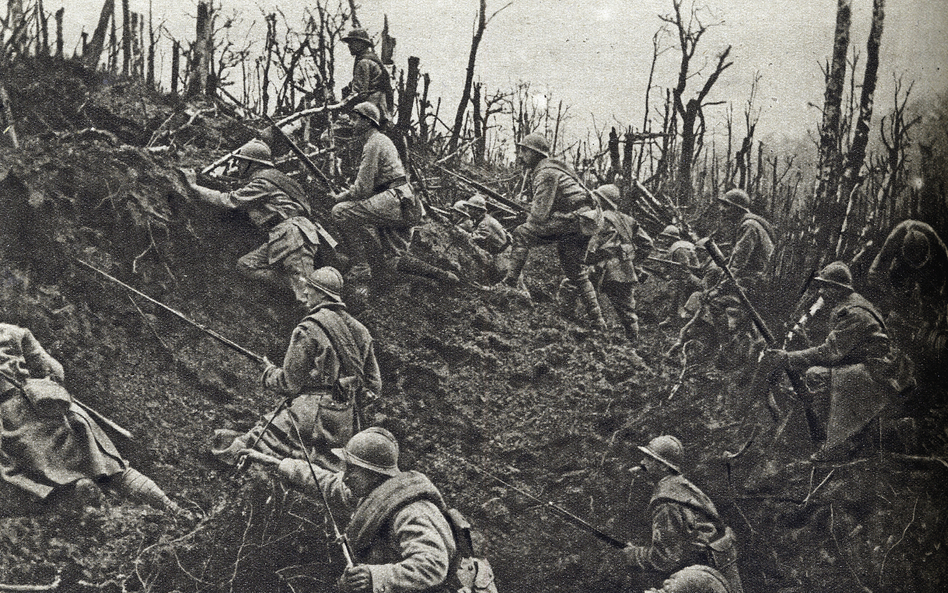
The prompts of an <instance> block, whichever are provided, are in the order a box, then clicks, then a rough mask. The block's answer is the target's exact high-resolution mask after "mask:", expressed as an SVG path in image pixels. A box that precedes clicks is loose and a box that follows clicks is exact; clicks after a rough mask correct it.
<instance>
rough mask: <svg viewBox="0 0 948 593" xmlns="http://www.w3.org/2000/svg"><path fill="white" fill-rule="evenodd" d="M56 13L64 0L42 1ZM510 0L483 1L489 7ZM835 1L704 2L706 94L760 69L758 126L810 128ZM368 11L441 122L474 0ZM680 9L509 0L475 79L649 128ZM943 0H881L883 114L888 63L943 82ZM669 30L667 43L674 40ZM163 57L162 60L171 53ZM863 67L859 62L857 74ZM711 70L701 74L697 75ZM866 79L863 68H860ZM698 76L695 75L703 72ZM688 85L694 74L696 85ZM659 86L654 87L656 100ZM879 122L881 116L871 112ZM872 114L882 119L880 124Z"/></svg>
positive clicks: (176, 30) (450, 105) (82, 2)
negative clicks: (649, 93)
mask: <svg viewBox="0 0 948 593" xmlns="http://www.w3.org/2000/svg"><path fill="white" fill-rule="evenodd" d="M151 2H152V7H153V11H154V15H155V20H156V21H159V20H162V19H164V20H165V22H166V26H167V27H168V28H169V29H170V30H171V31H172V32H173V34H174V35H175V36H176V37H178V38H181V39H193V35H194V34H193V27H194V24H193V15H194V14H195V13H196V9H195V6H196V2H194V0H189V1H187V2H180V1H178V0H151ZM45 4H46V9H47V10H48V11H54V10H55V9H56V8H58V6H60V5H61V2H60V3H59V4H57V2H56V0H46V2H45ZM101 4H102V3H101V0H79V1H75V2H69V3H68V5H67V8H66V20H67V23H66V33H65V34H66V39H67V51H69V49H71V47H72V46H71V43H75V40H76V39H78V31H79V30H80V29H81V28H83V27H84V28H85V30H86V31H90V32H91V31H92V30H93V29H94V28H95V22H96V20H97V17H98V12H99V10H100V8H101ZM278 4H279V6H280V7H281V8H282V10H283V12H284V14H286V15H287V17H288V18H291V19H292V18H293V17H294V15H295V14H298V15H301V14H302V13H303V7H304V6H306V5H307V3H305V2H302V1H300V0H282V1H281V2H279V3H278ZM505 4H507V0H488V12H489V13H491V12H493V11H495V10H498V9H500V8H501V7H503V6H504V5H505ZM836 4H837V3H836V1H835V0H782V1H780V2H771V1H764V0H704V2H703V3H702V2H699V5H703V6H706V7H707V8H706V10H704V11H702V13H701V14H702V16H703V20H705V21H707V22H709V23H711V22H717V23H721V24H720V26H715V27H712V28H711V29H709V31H708V32H707V33H706V34H705V36H704V37H703V38H702V40H701V43H700V44H699V50H698V56H696V59H695V64H701V63H703V62H705V61H708V62H709V63H713V60H714V57H715V55H716V54H717V53H718V52H720V51H721V50H722V49H723V48H724V47H726V46H727V45H728V44H730V45H732V46H733V48H732V50H731V55H730V59H731V60H732V61H733V62H734V65H733V66H732V67H731V68H730V69H729V70H727V71H726V72H725V73H724V75H723V76H722V78H721V80H720V81H719V82H718V84H717V86H715V88H714V90H713V91H712V93H711V96H710V97H709V100H712V101H725V102H732V103H733V104H734V106H735V111H736V112H737V113H738V114H740V113H741V111H742V110H743V105H744V103H745V102H746V99H747V96H748V93H749V89H750V85H751V81H752V80H753V77H754V73H755V72H759V73H760V75H761V81H760V89H759V93H758V101H757V106H758V107H760V108H762V115H761V119H760V123H759V125H758V137H763V136H767V135H777V136H799V135H802V134H804V133H805V132H806V131H807V130H811V129H814V128H815V127H816V125H817V124H818V121H819V112H818V110H817V109H815V108H813V107H808V103H814V104H816V105H820V106H821V105H822V100H823V80H822V74H821V70H820V64H821V63H823V62H824V61H825V60H826V59H827V57H828V56H829V55H830V53H831V52H832V43H833V30H834V27H835V18H836ZM220 5H221V6H222V12H223V14H225V15H230V14H232V13H233V12H234V11H238V12H240V13H241V15H242V20H244V22H245V23H248V24H249V23H250V22H251V21H254V20H255V21H257V23H256V25H255V26H254V28H253V31H252V35H253V36H254V37H255V38H256V39H258V40H259V42H260V44H261V45H262V38H263V34H264V31H265V29H264V27H263V26H262V25H261V22H262V17H261V16H260V15H261V14H262V11H269V10H270V7H272V6H275V5H277V3H276V2H274V0H260V1H258V2H256V3H245V2H239V1H238V0H220ZM148 6H149V2H148V0H131V7H132V9H133V10H136V11H138V12H144V13H146V14H147V12H148ZM360 6H361V8H360V10H359V18H360V20H361V21H362V23H363V25H364V26H366V27H367V28H368V29H369V32H370V33H371V34H373V35H376V34H377V33H378V32H379V31H380V29H381V27H382V19H383V15H385V14H387V15H388V19H389V26H390V29H391V34H392V35H393V36H395V37H396V38H397V40H398V45H397V48H396V53H395V62H396V64H397V65H398V66H399V67H400V68H405V67H407V61H408V57H409V56H412V55H413V56H418V57H419V58H420V59H421V69H422V71H423V72H428V73H430V75H431V78H432V93H433V95H434V96H436V97H437V96H441V97H442V98H443V105H444V106H443V107H442V119H445V120H448V121H450V120H451V119H452V118H453V113H454V111H455V110H456V108H457V100H458V97H459V95H460V91H461V86H462V83H463V80H464V71H465V68H466V64H467V56H468V52H469V50H470V39H471V32H472V27H473V22H474V16H475V11H476V6H477V0H363V2H361V4H360ZM670 10H671V0H557V1H550V0H513V1H512V4H511V5H510V6H509V7H508V8H506V9H505V10H503V11H502V12H500V13H499V14H498V15H497V16H496V17H495V18H494V19H493V21H491V23H490V24H489V25H488V27H487V31H486V33H485V35H484V39H483V41H482V43H481V46H480V50H479V52H478V59H477V64H478V66H477V73H476V79H477V80H481V81H483V82H484V86H485V88H486V90H487V91H488V92H491V91H494V90H497V89H501V90H508V89H511V88H513V87H514V85H515V84H516V83H517V81H519V80H523V81H529V82H530V83H531V87H532V88H533V89H535V90H537V91H539V92H544V91H546V92H549V93H551V96H552V100H553V101H554V104H555V103H558V102H559V100H560V99H562V100H563V102H564V104H565V105H568V106H569V107H570V114H571V116H572V120H571V121H569V122H568V124H567V125H568V134H569V135H570V136H573V137H580V136H583V137H584V136H585V134H586V130H589V129H591V128H592V125H593V123H592V122H593V121H594V120H595V122H596V123H597V125H598V126H599V127H602V126H603V125H613V124H616V123H619V124H620V125H621V126H623V127H624V126H625V125H629V124H631V125H634V126H635V127H637V128H638V127H640V126H641V122H642V116H643V105H644V93H645V90H646V83H647V80H648V69H649V64H650V61H651V57H652V36H653V34H654V32H655V31H656V30H657V29H658V28H659V27H660V26H661V22H660V21H659V19H658V16H657V15H658V14H666V13H668V12H670ZM871 11H872V1H871V0H854V2H853V26H852V41H853V44H854V45H855V46H856V47H857V48H859V49H860V51H861V53H862V54H863V58H862V60H861V62H860V64H861V65H862V64H864V63H865V57H864V55H865V44H866V38H867V35H868V31H869V24H870V17H871ZM946 39H948V0H889V2H887V3H886V19H885V30H884V33H883V40H882V53H881V65H880V69H879V86H878V89H877V93H876V106H877V108H876V114H877V115H878V116H879V117H881V114H882V113H884V112H885V111H887V110H888V109H889V108H890V107H891V106H892V103H893V99H892V94H893V87H894V85H893V73H896V74H900V75H902V76H903V77H904V80H905V81H907V82H908V81H914V83H915V87H914V89H913V97H918V98H920V97H923V96H927V95H930V94H932V93H933V92H938V91H943V90H945V89H948V71H946V69H948V43H946ZM671 42H672V39H671V38H666V39H665V43H666V45H667V44H670V43H671ZM337 59H338V60H339V63H338V64H337V72H336V78H337V81H338V83H339V84H340V85H341V84H344V83H345V81H346V80H348V76H349V75H348V73H349V71H350V69H351V58H350V57H349V56H348V53H347V52H346V51H345V48H344V47H342V48H340V51H339V52H338V54H337ZM166 61H167V58H166ZM677 64H678V55H677V52H675V51H669V52H666V53H665V54H664V55H663V56H661V57H660V59H659V63H658V66H657V71H656V74H655V84H656V85H658V86H660V87H669V86H672V85H673V84H674V83H675V81H676V77H677ZM861 65H860V71H861ZM701 80H703V78H702V79H701ZM859 80H861V77H860V79H859ZM696 82H698V83H700V81H696ZM693 86H696V85H694V84H693V85H689V88H690V89H692V88H693ZM657 98H658V94H656V95H653V105H657V103H658V102H657V100H656V99H657ZM724 109H725V108H724V107H712V108H710V109H709V110H708V111H707V115H708V117H709V120H710V121H709V124H710V125H713V124H714V122H715V121H718V122H720V121H723V114H724ZM876 119H878V117H877V118H876ZM874 125H875V124H874Z"/></svg>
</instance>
